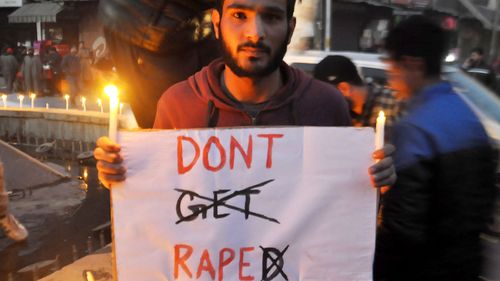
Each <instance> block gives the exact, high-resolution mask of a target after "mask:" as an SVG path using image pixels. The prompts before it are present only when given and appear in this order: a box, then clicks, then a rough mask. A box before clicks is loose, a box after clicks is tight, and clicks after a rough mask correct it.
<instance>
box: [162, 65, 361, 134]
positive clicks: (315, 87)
mask: <svg viewBox="0 0 500 281" xmlns="http://www.w3.org/2000/svg"><path fill="white" fill-rule="evenodd" d="M224 67H225V65H224V62H223V61H222V60H221V59H217V60H215V61H213V62H212V63H210V64H209V65H208V66H206V67H204V68H203V69H202V70H200V71H199V72H197V73H196V74H194V75H193V76H191V77H189V78H188V79H187V80H185V81H182V82H179V83H177V84H175V85H173V86H172V87H170V88H169V89H168V90H167V91H166V92H165V93H163V95H162V97H161V98H160V100H159V101H158V109H157V111H156V119H155V123H154V128H156V129H189V128H206V127H236V126H252V125H253V126H258V125H260V126H285V125H298V126H351V118H350V116H349V110H348V107H347V103H346V102H345V99H344V97H343V96H342V94H340V92H339V91H338V90H337V89H336V88H334V87H333V86H331V85H329V84H327V83H324V82H321V81H319V80H316V79H313V78H312V77H310V76H308V75H306V74H305V73H304V72H302V71H300V70H298V69H295V68H293V67H290V66H288V65H287V64H285V63H283V64H282V65H281V71H282V73H283V74H284V78H285V81H286V83H285V85H284V86H283V87H282V88H281V89H279V90H278V92H277V93H276V94H274V95H273V96H272V97H271V100H270V101H269V102H268V104H267V105H266V107H265V108H264V109H263V110H262V111H261V112H259V113H258V114H257V116H256V118H252V117H251V116H250V115H248V114H247V113H246V112H245V111H244V110H242V109H241V108H240V107H239V106H238V105H237V104H235V102H234V101H232V100H231V99H230V98H228V97H227V95H225V94H224V92H223V90H222V88H221V85H220V77H221V74H222V71H223V70H224Z"/></svg>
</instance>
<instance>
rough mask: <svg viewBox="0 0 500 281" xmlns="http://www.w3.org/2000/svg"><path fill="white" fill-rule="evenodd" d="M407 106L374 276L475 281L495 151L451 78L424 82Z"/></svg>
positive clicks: (397, 137)
mask: <svg viewBox="0 0 500 281" xmlns="http://www.w3.org/2000/svg"><path fill="white" fill-rule="evenodd" d="M408 106H409V107H408V115H407V116H406V117H405V118H403V119H402V120H401V121H400V122H399V123H398V124H397V125H396V126H395V127H394V136H393V143H394V145H395V146H396V149H397V151H396V153H395V166H396V173H397V175H398V180H397V182H396V184H395V185H394V186H393V187H392V188H391V189H390V190H389V191H388V192H387V193H386V194H385V195H384V196H383V197H382V199H381V207H380V212H379V224H378V233H377V247H376V256H375V265H374V274H375V279H376V280H404V281H410V280H427V281H429V280H462V281H464V280H477V276H478V274H479V271H480V266H481V258H480V246H479V234H480V232H482V231H483V230H484V229H485V226H486V224H487V222H488V219H489V216H490V210H491V208H492V206H493V200H494V197H495V184H494V182H495V169H496V164H495V159H496V154H495V152H494V150H493V149H492V147H491V146H490V143H489V139H488V135H487V134H486V132H485V130H484V128H483V126H482V125H481V123H480V121H479V120H478V118H477V117H476V116H475V114H474V113H473V112H472V110H471V109H470V108H469V107H468V106H467V105H466V104H465V102H464V101H463V100H462V99H461V98H460V96H458V95H457V94H456V93H455V92H454V91H453V89H452V87H451V85H450V84H449V83H447V82H440V83H437V84H435V85H432V86H430V87H427V88H426V89H424V90H423V91H421V92H420V93H419V94H417V95H415V96H414V97H413V98H412V99H411V100H410V101H409V104H408Z"/></svg>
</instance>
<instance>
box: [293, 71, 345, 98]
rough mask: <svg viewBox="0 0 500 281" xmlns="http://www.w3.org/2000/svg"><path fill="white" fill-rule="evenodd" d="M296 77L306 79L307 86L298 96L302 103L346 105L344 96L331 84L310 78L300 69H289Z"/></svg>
mask: <svg viewBox="0 0 500 281" xmlns="http://www.w3.org/2000/svg"><path fill="white" fill-rule="evenodd" d="M290 68H291V69H293V71H294V72H295V73H296V75H300V76H302V79H308V80H309V81H308V82H309V86H308V87H307V88H306V89H305V91H304V92H303V93H301V94H300V97H299V99H302V100H304V101H310V100H314V101H315V103H317V102H321V103H326V104H325V105H331V104H334V105H342V106H343V105H344V104H345V103H346V101H345V98H344V96H343V95H342V93H340V91H339V90H338V89H337V88H336V87H335V86H333V85H332V84H329V83H326V82H323V81H321V80H318V79H316V78H313V77H311V76H310V75H308V74H306V73H305V72H303V71H302V70H300V69H297V68H295V67H292V66H291V67H290Z"/></svg>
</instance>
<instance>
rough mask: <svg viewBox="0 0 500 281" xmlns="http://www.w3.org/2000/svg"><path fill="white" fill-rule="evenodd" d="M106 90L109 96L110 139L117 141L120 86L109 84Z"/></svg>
mask: <svg viewBox="0 0 500 281" xmlns="http://www.w3.org/2000/svg"><path fill="white" fill-rule="evenodd" d="M104 92H105V93H106V95H108V96H109V139H110V140H112V141H114V142H116V135H117V131H118V106H119V104H120V101H119V99H118V88H117V87H116V86H115V85H108V86H106V87H105V88H104Z"/></svg>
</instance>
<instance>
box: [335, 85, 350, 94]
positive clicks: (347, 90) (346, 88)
mask: <svg viewBox="0 0 500 281" xmlns="http://www.w3.org/2000/svg"><path fill="white" fill-rule="evenodd" d="M337 89H339V91H340V92H341V93H342V95H343V96H344V97H350V96H351V85H349V83H347V82H340V83H338V84H337Z"/></svg>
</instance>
